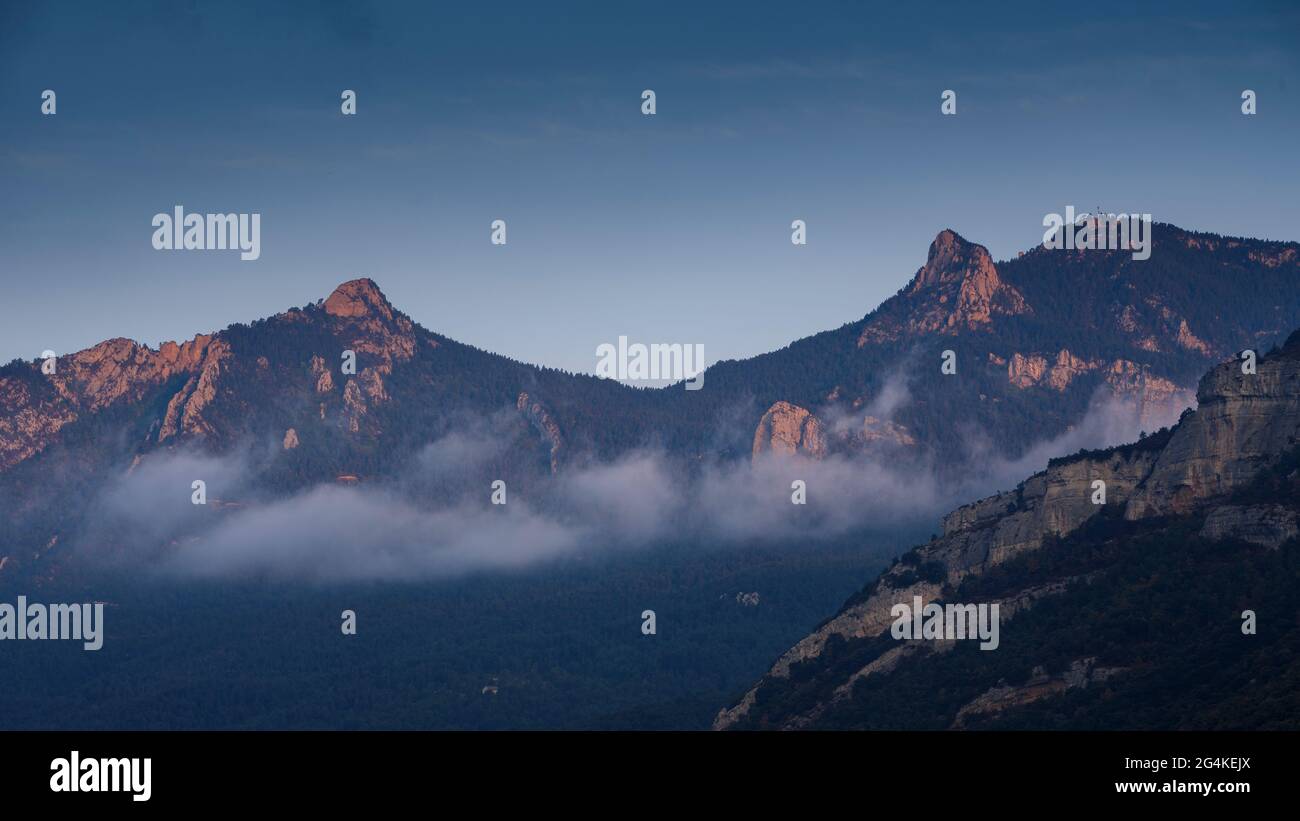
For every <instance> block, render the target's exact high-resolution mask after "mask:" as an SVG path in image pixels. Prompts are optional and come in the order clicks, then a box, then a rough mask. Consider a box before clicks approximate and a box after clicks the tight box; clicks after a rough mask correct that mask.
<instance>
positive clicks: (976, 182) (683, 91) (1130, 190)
mask: <svg viewBox="0 0 1300 821" xmlns="http://www.w3.org/2000/svg"><path fill="white" fill-rule="evenodd" d="M467 5H468V4H454V5H452V4H433V3H420V4H402V3H392V2H384V3H365V2H330V3H325V2H317V3H306V2H298V3H257V4H253V3H240V2H222V3H189V4H186V3H166V2H156V3H131V2H124V3H120V4H113V5H111V6H110V5H108V4H103V5H102V6H101V5H99V4H94V5H92V4H89V3H66V4H61V3H48V4H47V3H43V4H39V5H37V4H33V3H25V2H24V3H17V2H10V0H0V286H2V288H3V290H2V291H0V293H3V305H4V310H3V313H2V314H0V317H3V319H2V321H0V361H8V360H9V359H11V358H14V357H23V358H34V357H36V356H38V355H39V354H40V352H41V351H42V350H44V349H46V348H51V349H54V350H55V351H57V352H59V353H66V352H69V351H74V350H78V349H80V348H84V347H87V346H89V345H91V344H94V343H95V342H97V341H99V340H101V339H105V338H108V337H113V336H127V337H131V338H134V339H138V340H140V341H142V342H146V343H149V344H151V345H157V344H158V343H159V342H160V341H162V340H166V339H178V338H188V337H190V336H192V335H193V334H194V333H196V332H202V331H211V330H216V329H219V328H222V327H224V326H226V325H228V324H230V323H232V322H236V321H247V320H252V319H255V318H259V317H262V316H266V315H269V314H272V313H275V312H277V311H279V310H282V309H284V308H287V307H290V306H296V305H302V304H304V303H306V302H309V301H312V300H315V299H317V298H320V297H324V296H326V295H328V294H329V292H330V291H331V290H332V289H333V287H334V286H336V285H337V284H338V283H340V282H342V281H344V280H347V279H352V278H355V277H358V276H369V277H371V278H373V279H375V280H376V281H377V282H378V283H379V284H380V286H381V287H382V288H383V289H384V291H385V292H386V293H387V295H388V296H389V298H390V299H391V300H392V301H393V303H394V304H395V305H397V307H399V308H400V309H402V310H404V311H406V312H407V313H408V314H410V315H411V316H412V317H413V318H415V319H416V320H417V321H418V322H420V323H421V324H423V325H425V326H426V327H428V328H430V329H432V330H435V331H438V332H440V333H444V334H447V335H449V336H451V337H454V338H457V339H460V340H462V341H465V342H468V343H471V344H474V345H478V346H480V347H483V348H486V349H489V350H493V351H497V352H500V353H504V354H507V355H510V356H513V357H516V358H519V359H523V360H526V361H530V362H540V363H543V364H548V365H553V366H557V367H563V368H567V369H570V370H581V371H591V370H593V369H594V366H595V349H596V347H597V346H598V345H600V344H601V343H602V342H613V341H615V340H616V339H617V337H618V336H620V335H625V336H628V337H630V338H632V340H633V341H644V342H652V341H658V342H683V343H702V344H703V345H704V349H705V353H706V355H707V358H708V359H709V360H710V361H713V360H716V359H722V358H734V357H743V356H750V355H754V354H757V353H761V352H764V351H767V350H771V349H774V348H779V347H781V346H783V345H785V344H787V343H788V342H790V341H792V340H794V339H796V338H799V337H802V336H806V335H808V334H810V333H814V332H817V331H820V330H824V329H827V328H832V327H836V326H838V325H840V324H842V323H844V322H848V321H851V320H855V319H858V318H860V317H861V316H862V315H864V314H866V313H867V312H868V311H870V310H871V309H872V308H874V307H875V306H876V305H877V304H879V303H880V302H881V301H882V300H883V299H885V298H887V297H888V296H890V295H891V294H893V293H894V292H895V291H896V290H898V288H899V287H901V286H902V285H903V284H904V283H905V282H906V281H907V279H908V278H909V277H910V276H911V275H912V273H913V272H914V271H915V269H916V268H917V267H918V266H920V265H921V264H922V263H923V262H924V259H925V253H926V249H927V247H928V244H929V242H930V241H931V240H932V239H933V237H934V235H935V234H936V233H937V232H938V231H939V230H941V229H943V228H945V227H950V228H953V229H955V230H957V231H958V232H960V233H961V234H963V235H964V236H965V237H967V238H968V239H971V240H973V241H976V242H980V243H983V244H985V245H987V246H988V247H989V249H990V251H992V253H993V255H994V257H995V258H998V259H1002V258H1006V257H1010V256H1014V255H1015V253H1016V252H1017V251H1019V250H1022V249H1025V248H1028V247H1031V246H1033V245H1035V244H1037V243H1038V242H1039V241H1040V240H1041V236H1042V230H1043V229H1042V227H1041V222H1042V218H1043V215H1044V214H1046V213H1048V212H1061V211H1063V210H1064V208H1065V206H1066V205H1071V204H1072V205H1075V206H1076V207H1078V208H1080V209H1083V208H1091V207H1093V206H1096V205H1101V206H1102V207H1104V208H1105V209H1106V210H1109V211H1115V212H1119V211H1141V212H1150V213H1151V214H1152V215H1153V217H1154V218H1155V219H1156V220H1157V221H1165V222H1173V223H1176V224H1178V225H1182V226H1184V227H1187V228H1192V229H1197V230H1207V231H1216V232H1220V233H1229V234H1241V235H1248V236H1258V237H1267V238H1272V239H1286V240H1297V239H1300V224H1298V222H1297V216H1298V209H1297V208H1296V190H1297V182H1300V165H1298V164H1297V162H1296V151H1295V145H1296V136H1295V135H1296V134H1297V133H1300V128H1298V126H1300V45H1298V44H1300V11H1298V10H1297V9H1296V8H1295V7H1294V6H1293V5H1292V6H1290V7H1289V6H1287V5H1285V4H1252V3H1236V4H1231V7H1229V5H1228V4H1199V3H1178V4H1170V5H1168V6H1161V5H1159V4H1144V8H1143V9H1141V10H1138V9H1134V8H1132V6H1133V5H1134V4H1114V6H1113V10H1111V8H1112V7H1104V6H1094V7H1089V8H1081V7H1079V6H1078V5H1077V4H1070V5H1066V4H1048V3H1034V4H1028V3H1025V4H1018V3H1009V4H998V6H997V7H996V9H992V8H988V7H982V6H979V5H976V4H969V7H963V5H956V4H954V5H951V6H948V5H938V6H936V5H927V6H924V7H921V6H916V7H912V6H911V5H909V4H897V3H893V4H881V5H877V4H862V3H810V4H789V3H762V2H745V3H735V4H732V3H713V4H709V3H681V4H678V3H671V2H656V3H635V4H634V3H545V4H543V3H518V4H516V3H506V2H498V3H492V4H475V8H473V9H469V8H466V6H467ZM904 6H906V7H904ZM1103 9H1104V12H1103ZM46 88H50V89H54V90H55V91H56V92H57V94H58V113H57V114H55V115H54V116H48V117H47V116H42V115H41V113H40V93H41V91H42V90H43V89H46ZM345 88H348V89H355V90H356V91H357V93H358V98H359V102H358V114H357V116H355V117H344V116H342V114H341V113H340V111H339V94H340V92H341V91H342V90H343V89H345ZM646 88H650V89H654V90H655V92H656V94H657V96H658V112H657V113H656V114H655V115H654V116H653V117H646V116H643V115H642V114H641V112H640V104H641V96H640V95H641V91H642V90H643V89H646ZM949 88H950V89H953V90H955V91H956V92H957V94H958V102H957V107H958V113H957V116H955V117H944V116H942V115H941V114H940V112H939V104H940V94H941V92H942V91H943V90H944V89H949ZM1246 88H1250V89H1253V90H1255V91H1256V92H1257V94H1258V106H1259V113H1258V114H1257V115H1255V116H1254V117H1246V116H1243V115H1242V114H1241V113H1240V108H1239V107H1240V94H1241V91H1242V89H1246ZM177 204H182V205H184V206H185V207H186V208H187V209H188V210H192V211H199V212H216V211H221V212H258V213H260V214H261V215H262V237H261V242H262V255H261V258H260V259H259V260H257V261H255V262H241V261H240V260H239V257H238V255H237V254H233V253H221V252H197V251H194V252H165V251H155V250H153V248H152V247H151V245H150V237H151V235H152V228H151V226H150V220H151V219H152V217H153V215H154V214H155V213H158V212H163V211H170V210H171V208H172V207H173V206H174V205H177ZM498 218H499V219H504V220H506V221H507V224H508V226H509V229H508V230H509V243H508V245H506V246H493V245H492V244H491V243H490V242H489V225H490V223H491V221H492V220H494V219H498ZM793 219H803V220H805V221H806V222H807V224H808V245H807V246H804V247H796V246H793V245H791V244H790V239H789V238H790V228H789V225H790V222H791V220H793Z"/></svg>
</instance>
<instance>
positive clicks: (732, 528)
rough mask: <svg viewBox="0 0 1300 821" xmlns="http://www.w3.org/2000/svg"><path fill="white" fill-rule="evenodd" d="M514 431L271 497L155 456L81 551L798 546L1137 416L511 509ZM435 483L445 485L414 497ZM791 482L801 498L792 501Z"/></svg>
mask: <svg viewBox="0 0 1300 821" xmlns="http://www.w3.org/2000/svg"><path fill="white" fill-rule="evenodd" d="M891 384H892V385H893V387H890V385H891ZM907 401H908V392H907V386H906V383H905V382H901V381H900V382H896V383H890V382H887V383H886V389H885V390H884V391H882V393H881V395H880V397H878V398H877V399H876V401H875V402H873V404H872V406H871V407H870V408H868V411H869V412H870V413H871V414H872V415H874V414H877V413H878V414H879V417H878V418H886V419H887V418H889V417H890V416H892V415H893V413H894V411H896V410H897V409H898V408H899V407H902V406H903V405H904V404H905V403H906V402H907ZM1169 421H1174V420H1169ZM509 425H510V422H509V416H508V415H507V416H504V417H501V418H500V419H497V418H495V417H494V418H490V419H488V420H485V421H483V422H475V423H471V424H468V425H466V426H465V427H464V428H461V429H457V430H456V431H454V432H451V433H449V434H447V435H446V436H444V437H442V438H440V439H439V440H437V441H435V442H433V443H431V444H430V445H428V446H427V447H426V448H425V449H423V450H422V451H421V452H420V453H418V454H416V455H415V458H414V459H413V460H412V464H411V466H410V468H409V469H408V471H407V472H406V473H405V474H404V475H402V476H398V477H394V478H390V479H386V480H383V481H376V482H374V483H371V484H362V485H359V486H340V485H333V484H330V485H320V486H317V487H314V488H311V489H308V490H306V491H303V492H300V493H297V494H294V495H291V496H287V497H275V498H272V497H260V498H259V494H258V492H257V491H256V490H255V489H254V488H253V487H252V486H251V485H250V484H249V482H248V480H247V478H246V477H249V476H251V475H254V474H255V473H256V470H255V468H253V467H252V466H251V465H250V460H249V459H248V458H247V457H229V458H222V459H218V458H213V457H209V456H200V455H195V454H188V453H183V452H182V453H174V454H153V455H151V456H149V457H146V458H145V460H144V461H143V462H142V463H141V464H140V465H139V466H138V467H137V468H135V469H134V470H132V471H131V472H130V474H129V475H126V476H123V477H121V478H120V480H119V481H117V482H115V483H114V484H113V485H112V486H110V487H109V488H107V489H106V490H105V491H104V492H103V493H102V494H101V496H100V497H99V498H98V499H97V500H96V503H95V508H94V509H95V510H96V511H97V516H96V517H94V519H95V521H96V522H98V523H99V524H98V527H97V528H96V532H95V533H93V534H89V535H88V537H87V538H84V539H82V542H83V545H86V546H89V545H100V544H102V543H111V544H115V545H119V546H122V547H121V548H120V550H119V551H118V554H120V555H125V556H126V557H127V558H128V559H129V560H134V561H140V562H142V563H143V564H145V565H146V566H148V567H149V568H151V569H154V570H156V571H157V572H160V573H162V574H166V575H183V576H200V577H233V576H238V577H254V578H275V579H290V580H307V581H317V582H332V581H347V580H403V579H411V580H415V579H427V578H445V577H453V576H459V575H464V574H468V573H474V572H481V571H503V570H512V569H521V568H527V567H530V566H533V565H536V564H538V563H540V562H545V561H550V560H554V559H559V558H562V557H565V556H569V555H575V554H579V553H581V554H584V555H585V554H589V553H592V552H596V551H615V550H626V549H636V548H641V547H645V546H647V545H651V544H655V543H661V542H668V541H673V542H679V543H680V542H696V543H699V544H700V545H702V546H704V547H707V546H715V545H716V546H722V547H725V546H727V545H737V544H754V543H773V544H789V545H792V546H793V547H799V546H802V545H806V544H808V543H809V542H812V541H816V540H819V539H826V538H834V537H837V536H842V535H844V534H849V533H853V532H855V531H860V530H865V529H871V530H876V531H879V530H885V529H895V528H911V529H921V528H928V527H930V526H931V525H932V523H933V522H934V521H935V520H936V518H937V517H938V516H940V515H941V514H943V513H945V512H946V511H947V510H949V509H951V508H953V507H955V506H957V505H958V504H961V503H963V502H966V501H970V500H972V499H974V498H978V497H980V496H984V495H987V494H989V493H992V492H996V491H998V490H1002V489H1006V488H1008V487H1012V486H1014V485H1015V484H1016V483H1018V482H1019V481H1021V480H1023V479H1024V478H1025V477H1027V476H1028V475H1030V474H1031V473H1033V472H1035V471H1037V470H1041V469H1042V468H1043V467H1045V466H1046V464H1047V460H1048V459H1049V458H1051V457H1053V456H1060V455H1065V454H1068V453H1072V452H1075V451H1077V450H1079V449H1081V448H1095V447H1102V446H1105V445H1110V444H1116V443H1120V442H1124V441H1131V440H1132V439H1135V438H1137V432H1138V414H1137V412H1136V407H1135V406H1134V405H1133V404H1132V403H1131V402H1126V401H1124V400H1122V399H1118V398H1115V397H1113V396H1110V397H1105V396H1099V397H1098V398H1097V400H1096V401H1094V403H1093V405H1092V407H1091V408H1090V409H1089V411H1088V413H1087V414H1086V415H1085V417H1084V418H1083V419H1082V420H1081V421H1080V422H1079V423H1078V424H1077V425H1075V426H1074V427H1073V428H1072V429H1071V430H1070V431H1068V432H1067V433H1065V434H1062V435H1061V436H1058V437H1055V438H1054V439H1052V440H1050V441H1046V442H1042V443H1040V444H1038V445H1036V446H1034V447H1032V448H1030V449H1028V450H1027V451H1026V452H1025V453H1024V454H1022V455H1020V456H1019V457H1017V458H1015V459H1003V458H998V457H997V456H996V455H994V454H992V453H991V450H990V449H989V448H987V447H985V446H983V445H981V444H979V437H978V436H975V435H973V436H972V437H971V438H970V440H969V441H971V442H974V443H975V444H973V445H972V446H971V447H970V449H969V452H968V453H967V454H965V459H966V462H967V464H968V465H970V466H971V469H970V470H967V471H964V472H962V479H961V481H960V482H958V483H955V484H954V483H951V482H947V483H945V482H942V481H941V480H939V479H938V478H936V477H937V475H938V474H937V472H936V471H935V470H933V469H932V468H933V466H932V465H929V464H926V463H924V462H919V463H918V462H917V461H916V460H913V461H911V462H909V461H906V460H901V459H897V458H891V457H883V456H881V455H880V454H879V453H875V454H871V453H859V454H854V455H844V454H833V455H830V456H828V457H827V458H825V459H821V460H811V459H807V458H803V457H799V456H789V455H784V454H777V453H766V454H763V455H762V456H761V457H760V458H757V459H755V460H753V461H752V462H751V461H750V460H748V459H744V460H732V461H716V462H711V463H705V464H700V463H694V462H689V463H688V462H686V461H684V460H681V459H677V458H674V457H671V456H669V455H668V454H666V453H665V452H664V451H662V450H658V449H644V450H639V451H635V452H632V453H628V454H626V455H624V456H623V457H621V458H618V459H615V460H613V461H608V462H597V463H590V464H570V465H566V466H565V467H564V469H562V470H561V472H560V474H559V475H558V476H556V477H553V478H551V479H550V480H547V481H545V482H543V483H540V485H539V484H528V485H527V488H528V490H527V492H525V490H523V489H521V487H520V486H518V485H515V484H508V486H507V489H506V493H507V503H506V504H505V505H493V504H491V503H490V496H491V491H490V487H489V482H488V481H487V479H488V477H490V476H491V475H492V474H491V471H490V470H489V471H486V472H485V466H490V465H492V464H494V463H496V462H498V461H499V460H500V459H502V458H503V457H505V456H507V455H508V454H507V451H508V449H509V442H510V439H509V436H507V435H505V434H506V433H507V432H508V429H509ZM895 455H896V454H895ZM430 476H432V477H435V478H436V479H438V480H439V481H440V482H441V483H442V485H443V486H444V487H447V488H451V489H452V490H451V491H450V492H446V493H439V494H432V495H431V494H427V493H421V492H418V488H420V487H422V486H423V485H421V482H422V481H425V482H427V480H428V477H430ZM195 477H204V478H205V481H206V482H207V485H208V494H209V498H208V504H207V505H206V506H196V505H192V504H191V502H190V492H191V490H190V485H191V482H192V480H193V479H194V478H195ZM796 480H799V481H802V482H803V483H804V485H805V487H806V497H807V503H806V504H803V505H796V504H793V503H792V501H791V494H792V493H793V490H792V483H793V482H795V481H796ZM539 488H540V489H539Z"/></svg>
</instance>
